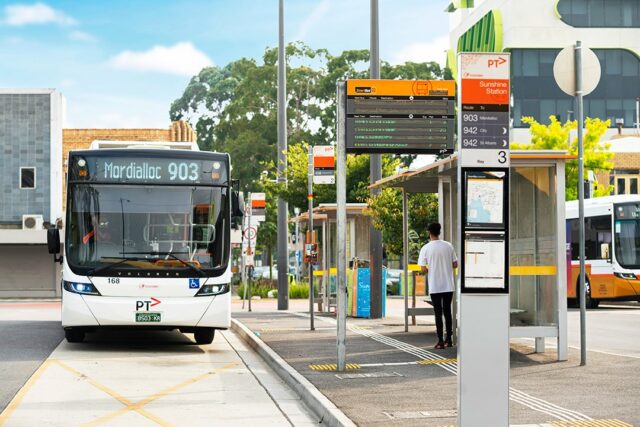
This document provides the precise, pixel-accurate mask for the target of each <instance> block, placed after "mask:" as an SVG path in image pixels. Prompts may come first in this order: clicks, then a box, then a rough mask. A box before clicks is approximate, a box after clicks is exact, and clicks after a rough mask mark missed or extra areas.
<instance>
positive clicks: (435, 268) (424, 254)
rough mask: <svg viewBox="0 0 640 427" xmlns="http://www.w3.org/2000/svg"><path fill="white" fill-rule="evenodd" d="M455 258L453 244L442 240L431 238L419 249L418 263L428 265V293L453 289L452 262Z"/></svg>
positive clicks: (451, 290)
mask: <svg viewBox="0 0 640 427" xmlns="http://www.w3.org/2000/svg"><path fill="white" fill-rule="evenodd" d="M457 260H458V258H457V257H456V251H455V250H454V249H453V245H451V243H449V242H445V241H444V240H432V241H430V242H429V243H427V244H426V245H424V246H423V247H422V249H420V256H419V257H418V265H421V266H423V265H426V266H427V267H428V279H429V293H430V294H439V293H442V292H453V291H454V290H455V285H454V279H453V263H454V262H455V261H457Z"/></svg>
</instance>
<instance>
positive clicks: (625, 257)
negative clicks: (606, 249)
mask: <svg viewBox="0 0 640 427" xmlns="http://www.w3.org/2000/svg"><path fill="white" fill-rule="evenodd" d="M615 244H616V260H617V261H618V264H620V265H621V266H622V267H624V268H629V269H639V268H640V219H624V220H620V219H617V220H616V222H615Z"/></svg>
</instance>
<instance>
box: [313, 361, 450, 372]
mask: <svg viewBox="0 0 640 427" xmlns="http://www.w3.org/2000/svg"><path fill="white" fill-rule="evenodd" d="M457 360H458V359H456V358H453V359H438V360H418V361H414V362H384V363H382V362H381V363H347V364H346V365H345V366H346V368H347V369H348V370H350V369H361V368H380V367H384V366H410V365H435V364H438V363H456V362H457ZM309 369H311V370H313V371H335V370H337V369H338V367H337V365H335V364H333V363H325V364H316V365H309Z"/></svg>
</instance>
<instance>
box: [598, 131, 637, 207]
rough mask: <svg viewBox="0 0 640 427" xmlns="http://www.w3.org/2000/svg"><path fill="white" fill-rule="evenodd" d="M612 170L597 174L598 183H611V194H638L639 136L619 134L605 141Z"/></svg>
mask: <svg viewBox="0 0 640 427" xmlns="http://www.w3.org/2000/svg"><path fill="white" fill-rule="evenodd" d="M607 143H608V144H610V147H609V151H611V152H612V153H614V154H613V159H611V161H612V162H613V170H612V171H610V172H600V173H598V174H597V177H596V179H597V181H598V183H601V184H604V185H607V184H608V185H613V191H612V194H639V190H638V186H639V181H640V136H631V135H621V136H618V137H614V138H612V139H611V140H609V141H607Z"/></svg>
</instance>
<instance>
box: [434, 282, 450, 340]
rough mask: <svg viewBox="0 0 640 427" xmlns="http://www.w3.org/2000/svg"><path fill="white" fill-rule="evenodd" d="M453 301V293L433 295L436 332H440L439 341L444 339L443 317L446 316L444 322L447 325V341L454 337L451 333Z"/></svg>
mask: <svg viewBox="0 0 640 427" xmlns="http://www.w3.org/2000/svg"><path fill="white" fill-rule="evenodd" d="M452 299H453V292H442V293H437V294H431V302H433V310H434V311H435V314H436V330H437V332H438V339H439V340H441V341H442V340H443V338H442V315H444V321H445V323H446V325H447V340H450V339H451V336H452V335H453V334H452V333H451V329H452V322H451V300H452Z"/></svg>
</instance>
